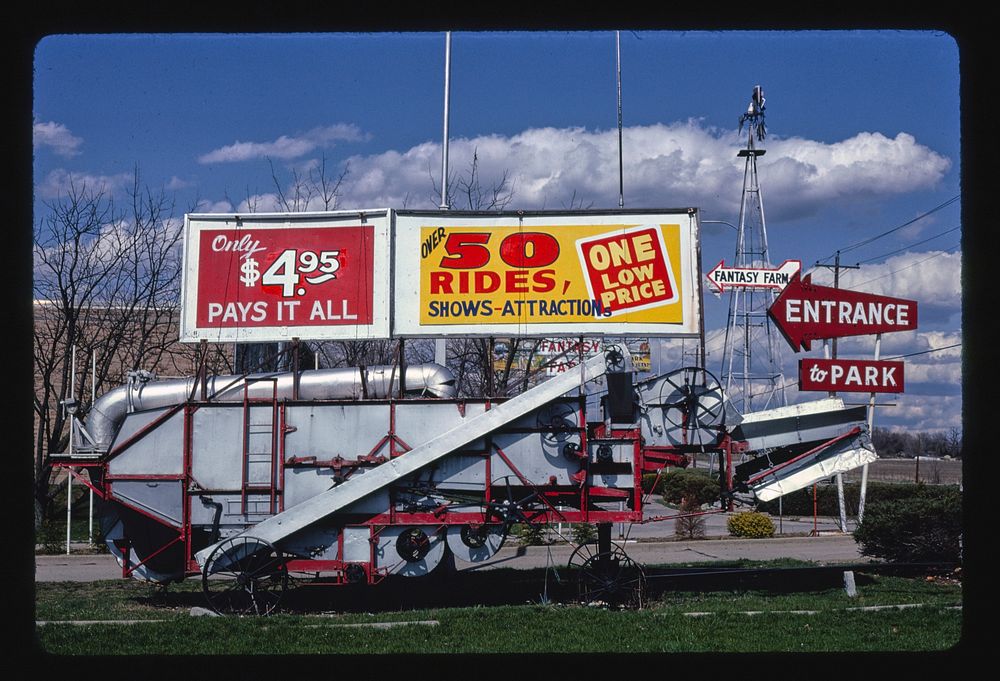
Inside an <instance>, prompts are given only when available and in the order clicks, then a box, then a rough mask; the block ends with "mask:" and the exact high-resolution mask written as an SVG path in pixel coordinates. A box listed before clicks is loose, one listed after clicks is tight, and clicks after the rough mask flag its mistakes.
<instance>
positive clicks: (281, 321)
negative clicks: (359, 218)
mask: <svg viewBox="0 0 1000 681" xmlns="http://www.w3.org/2000/svg"><path fill="white" fill-rule="evenodd" d="M198 239H199V243H198V283H197V298H196V307H197V310H196V314H195V320H196V323H197V326H198V328H200V329H213V328H214V329H228V328H241V329H255V328H265V327H312V326H338V325H350V326H358V325H369V324H371V323H372V315H373V300H372V291H373V271H374V269H373V268H374V240H375V239H374V228H373V227H372V226H370V225H356V226H343V227H341V226H338V227H336V228H323V227H301V228H271V227H253V228H250V229H246V228H229V227H226V228H220V229H203V230H201V231H200V233H199V234H198Z"/></svg>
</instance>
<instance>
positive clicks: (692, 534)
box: [674, 499, 706, 539]
mask: <svg viewBox="0 0 1000 681" xmlns="http://www.w3.org/2000/svg"><path fill="white" fill-rule="evenodd" d="M700 508H701V504H699V503H698V502H697V500H691V499H689V500H687V501H685V502H683V503H682V504H681V508H680V510H681V513H697V512H698V509H700ZM705 531H706V527H705V516H703V515H690V516H683V515H682V516H680V517H679V518H677V519H676V520H675V521H674V534H675V535H676V536H678V537H680V538H682V539H702V538H704V536H705Z"/></svg>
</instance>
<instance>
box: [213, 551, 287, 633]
mask: <svg viewBox="0 0 1000 681" xmlns="http://www.w3.org/2000/svg"><path fill="white" fill-rule="evenodd" d="M201 587H202V591H203V592H204V593H205V597H206V598H207V599H208V603H209V605H210V606H211V608H212V609H213V610H214V611H215V612H217V613H219V614H220V615H237V616H240V617H242V616H245V615H269V614H271V613H272V612H274V611H275V609H276V608H277V607H278V604H279V603H280V602H281V598H282V596H284V593H285V590H286V589H287V588H288V568H287V566H286V565H285V559H284V557H283V556H282V554H281V551H279V550H278V549H276V548H275V547H274V546H272V545H271V544H269V543H268V542H266V541H264V540H263V539H257V538H256V537H248V536H243V535H238V536H235V537H232V538H230V539H227V540H225V541H224V542H222V543H221V544H219V545H218V546H217V547H216V548H215V550H214V551H212V554H211V555H210V556H209V557H208V560H207V561H205V567H204V569H203V570H202V579H201Z"/></svg>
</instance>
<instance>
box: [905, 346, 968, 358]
mask: <svg viewBox="0 0 1000 681" xmlns="http://www.w3.org/2000/svg"><path fill="white" fill-rule="evenodd" d="M960 345H962V344H961V343H953V344H951V345H945V346H944V347H943V348H932V349H930V350H922V351H921V352H911V353H910V354H908V355H896V356H895V357H886V359H903V358H904V357H916V356H917V355H926V354H927V353H930V352H940V351H941V350H950V349H951V348H957V347H959V346H960Z"/></svg>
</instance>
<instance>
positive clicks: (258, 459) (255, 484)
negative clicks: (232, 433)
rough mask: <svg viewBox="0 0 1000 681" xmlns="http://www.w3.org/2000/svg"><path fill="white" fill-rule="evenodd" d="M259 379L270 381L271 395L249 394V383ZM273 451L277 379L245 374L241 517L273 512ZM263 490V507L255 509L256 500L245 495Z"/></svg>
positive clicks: (275, 445) (275, 444)
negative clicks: (265, 501)
mask: <svg viewBox="0 0 1000 681" xmlns="http://www.w3.org/2000/svg"><path fill="white" fill-rule="evenodd" d="M261 381H269V382H270V383H271V384H272V387H271V397H257V398H251V397H250V384H251V383H254V382H261ZM262 417H263V418H262ZM277 451H278V379H277V378H276V377H273V376H267V377H261V378H253V379H251V378H247V379H246V380H245V382H244V384H243V458H242V461H243V474H242V482H241V486H240V513H241V515H243V517H244V518H248V517H249V516H251V515H256V516H264V515H273V514H274V505H275V495H276V489H275V480H276V476H275V469H276V461H275V454H276V453H277ZM264 494H266V495H267V497H268V505H267V509H266V510H264V509H259V506H258V505H259V503H260V500H257V499H248V497H251V496H253V497H260V496H262V495H264ZM248 502H249V503H248Z"/></svg>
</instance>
